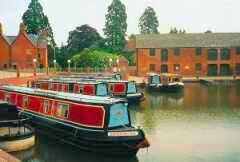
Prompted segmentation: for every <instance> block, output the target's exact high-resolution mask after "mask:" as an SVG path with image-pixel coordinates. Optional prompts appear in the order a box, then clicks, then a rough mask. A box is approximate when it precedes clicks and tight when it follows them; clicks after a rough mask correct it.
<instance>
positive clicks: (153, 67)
mask: <svg viewBox="0 0 240 162" xmlns="http://www.w3.org/2000/svg"><path fill="white" fill-rule="evenodd" d="M149 71H152V72H154V71H155V64H150V65H149Z"/></svg>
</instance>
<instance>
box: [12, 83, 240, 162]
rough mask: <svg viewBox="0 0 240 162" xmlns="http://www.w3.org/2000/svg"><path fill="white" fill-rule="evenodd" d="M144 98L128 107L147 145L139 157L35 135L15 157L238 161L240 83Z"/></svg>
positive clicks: (28, 160) (89, 161)
mask: <svg viewBox="0 0 240 162" xmlns="http://www.w3.org/2000/svg"><path fill="white" fill-rule="evenodd" d="M145 96H146V100H145V101H143V102H142V103H141V104H140V105H135V106H131V108H130V111H131V117H132V120H133V123H134V124H135V125H136V126H140V127H141V128H143V129H144V130H145V132H146V136H147V138H148V140H149V141H150V143H151V147H150V148H149V149H143V150H141V151H139V153H138V154H137V157H134V158H114V157H107V156H99V155H94V154H91V153H86V152H82V151H79V150H76V149H75V148H74V147H71V146H68V145H65V144H60V143H58V142H57V141H55V140H53V139H51V138H49V137H46V136H44V135H38V136H37V144H36V146H35V147H34V148H33V149H31V150H29V151H25V152H21V153H17V154H15V155H16V156H17V157H19V158H20V159H22V160H23V162H239V161H240V84H225V85H218V86H204V85H201V84H197V83H188V84H186V86H185V89H184V91H183V92H181V93H176V94H162V93H150V92H145Z"/></svg>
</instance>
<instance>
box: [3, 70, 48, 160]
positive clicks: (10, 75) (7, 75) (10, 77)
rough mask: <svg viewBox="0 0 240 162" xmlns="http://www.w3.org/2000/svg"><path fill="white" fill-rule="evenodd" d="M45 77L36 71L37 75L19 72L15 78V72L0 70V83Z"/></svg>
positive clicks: (12, 83)
mask: <svg viewBox="0 0 240 162" xmlns="http://www.w3.org/2000/svg"><path fill="white" fill-rule="evenodd" d="M45 77H48V76H47V75H46V74H45V73H38V74H37V77H34V76H33V73H21V74H20V77H19V78H17V75H16V72H6V71H0V84H8V85H19V86H20V85H27V81H29V80H34V79H38V78H45ZM0 162H1V161H0Z"/></svg>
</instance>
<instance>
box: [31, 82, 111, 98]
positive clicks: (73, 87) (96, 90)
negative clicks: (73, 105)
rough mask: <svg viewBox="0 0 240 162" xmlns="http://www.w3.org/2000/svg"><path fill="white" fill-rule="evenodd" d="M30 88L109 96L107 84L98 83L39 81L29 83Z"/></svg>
mask: <svg viewBox="0 0 240 162" xmlns="http://www.w3.org/2000/svg"><path fill="white" fill-rule="evenodd" d="M28 87H31V88H39V89H43V90H52V91H58V92H69V93H76V94H83V95H90V96H108V88H107V84H106V83H104V82H98V81H74V80H65V79H38V80H34V81H29V82H28Z"/></svg>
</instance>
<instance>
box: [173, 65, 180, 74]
mask: <svg viewBox="0 0 240 162" xmlns="http://www.w3.org/2000/svg"><path fill="white" fill-rule="evenodd" d="M173 71H174V72H179V71H180V64H174V65H173Z"/></svg>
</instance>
